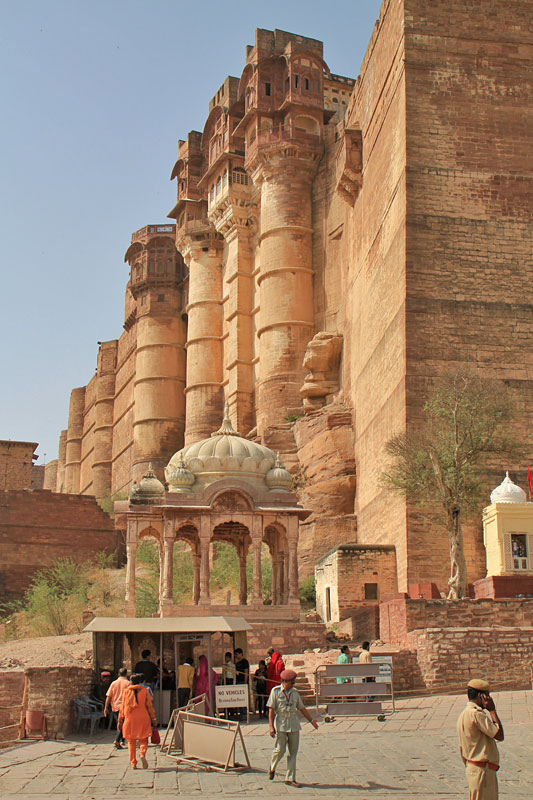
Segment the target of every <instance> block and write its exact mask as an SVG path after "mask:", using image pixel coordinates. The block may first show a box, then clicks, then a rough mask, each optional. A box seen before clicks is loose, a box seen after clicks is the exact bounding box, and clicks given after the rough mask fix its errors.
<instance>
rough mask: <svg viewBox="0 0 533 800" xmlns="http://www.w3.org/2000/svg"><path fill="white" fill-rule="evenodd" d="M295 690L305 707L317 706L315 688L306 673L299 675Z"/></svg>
mask: <svg viewBox="0 0 533 800" xmlns="http://www.w3.org/2000/svg"><path fill="white" fill-rule="evenodd" d="M294 688H295V689H297V690H298V692H299V693H300V697H301V698H302V700H303V701H304V705H306V706H313V705H314V704H315V687H314V685H312V684H311V682H310V681H309V678H308V677H307V675H306V674H305V672H300V673H297V677H296V683H295V684H294Z"/></svg>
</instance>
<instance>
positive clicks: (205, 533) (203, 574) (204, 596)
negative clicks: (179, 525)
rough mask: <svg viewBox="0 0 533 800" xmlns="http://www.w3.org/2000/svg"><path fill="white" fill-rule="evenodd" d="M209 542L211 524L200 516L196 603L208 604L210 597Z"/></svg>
mask: <svg viewBox="0 0 533 800" xmlns="http://www.w3.org/2000/svg"><path fill="white" fill-rule="evenodd" d="M210 544H211V525H210V519H209V517H207V516H204V517H202V520H201V524H200V594H199V597H198V605H200V606H209V605H210V604H211V598H210V593H209V576H210V570H209V546H210Z"/></svg>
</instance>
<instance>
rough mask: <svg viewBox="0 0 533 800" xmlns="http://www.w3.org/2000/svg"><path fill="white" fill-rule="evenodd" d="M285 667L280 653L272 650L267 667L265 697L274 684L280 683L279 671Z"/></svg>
mask: <svg viewBox="0 0 533 800" xmlns="http://www.w3.org/2000/svg"><path fill="white" fill-rule="evenodd" d="M284 669H285V664H284V663H283V659H282V657H281V653H279V652H278V651H277V650H274V652H273V653H272V656H271V658H270V661H269V662H268V667H267V675H268V677H267V687H266V689H267V697H270V692H271V691H272V689H273V688H274V686H279V685H280V683H281V677H280V676H281V673H282V672H283V670H284Z"/></svg>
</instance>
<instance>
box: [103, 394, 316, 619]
mask: <svg viewBox="0 0 533 800" xmlns="http://www.w3.org/2000/svg"><path fill="white" fill-rule="evenodd" d="M165 478H166V480H167V483H168V491H167V490H165V487H164V486H163V484H162V483H161V481H159V480H158V479H157V477H156V475H155V473H154V472H153V471H152V469H151V468H150V469H149V470H148V472H147V473H146V474H145V475H144V477H143V478H142V480H141V481H140V482H139V483H134V484H133V487H132V489H131V491H130V497H129V501H127V502H119V503H116V504H115V513H116V514H122V515H124V517H125V519H126V528H127V537H126V552H127V578H126V604H125V613H126V615H127V616H135V559H136V552H137V546H138V544H139V542H140V540H141V539H142V538H144V537H147V536H151V537H154V538H155V539H156V540H157V541H158V543H159V554H160V584H159V613H160V616H165V617H171V616H183V615H188V616H190V615H198V616H201V615H215V614H227V613H228V611H230V610H231V612H232V613H234V614H239V615H242V616H244V615H246V618H247V619H256V620H264V619H265V620H266V619H268V620H279V621H280V622H281V621H292V620H294V621H296V620H298V619H299V611H300V601H299V597H298V559H297V551H298V528H299V520H300V519H305V518H306V517H307V516H308V514H309V512H308V511H305V510H304V509H303V508H302V507H301V506H299V505H298V503H297V501H296V495H295V494H294V493H293V492H292V491H291V487H292V477H291V475H290V473H289V472H288V471H287V470H286V469H285V468H284V467H283V464H282V463H281V461H280V459H279V456H276V454H275V453H274V452H273V451H272V450H269V448H268V447H264V446H263V445H261V444H257V443H256V442H253V441H250V440H248V439H244V438H242V437H241V436H239V435H238V433H236V431H234V430H233V427H232V425H231V422H230V419H229V411H228V406H227V404H226V409H225V415H224V419H223V422H222V425H221V427H220V428H219V430H217V431H216V432H215V433H213V434H211V436H210V437H209V438H208V439H202V440H201V441H198V442H195V443H193V444H190V445H188V446H186V447H184V448H183V449H181V450H179V451H178V452H177V453H175V454H174V455H173V456H172V458H171V459H170V461H169V463H168V465H167V467H166V469H165ZM178 541H182V542H185V543H187V544H188V545H189V546H190V548H191V552H192V558H193V564H194V578H193V585H192V597H191V604H190V605H186V606H184V605H177V604H176V603H175V602H174V599H173V594H174V593H173V556H174V545H175V543H176V542H178ZM215 542H228V543H230V544H232V545H233V546H234V547H235V549H236V551H237V555H238V559H239V567H240V583H239V597H238V603H236V604H231V603H229V604H225V605H215V604H213V603H212V602H211V598H210V594H209V578H210V563H211V552H210V551H211V545H212V544H213V543H215ZM263 545H266V546H267V547H268V550H269V552H270V556H271V558H272V592H271V594H272V600H271V603H269V605H264V603H263V598H262V592H261V586H262V580H261V549H262V547H263ZM249 552H251V553H252V554H253V580H252V587H251V596H250V597H249V592H248V585H247V578H246V559H247V556H248V554H249Z"/></svg>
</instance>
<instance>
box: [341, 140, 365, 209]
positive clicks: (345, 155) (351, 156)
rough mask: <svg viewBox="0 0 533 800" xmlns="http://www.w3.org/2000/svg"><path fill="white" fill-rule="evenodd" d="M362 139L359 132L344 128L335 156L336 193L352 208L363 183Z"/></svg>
mask: <svg viewBox="0 0 533 800" xmlns="http://www.w3.org/2000/svg"><path fill="white" fill-rule="evenodd" d="M362 171H363V139H362V134H361V131H359V130H355V129H353V128H346V129H345V130H344V134H343V137H342V139H341V141H340V142H339V148H338V150H337V156H336V191H337V192H338V193H339V195H340V196H341V197H342V199H343V200H345V201H346V202H347V203H348V204H349V205H351V206H353V205H354V203H355V201H356V200H357V197H358V195H359V192H360V191H361V186H362V182H363V174H362Z"/></svg>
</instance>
